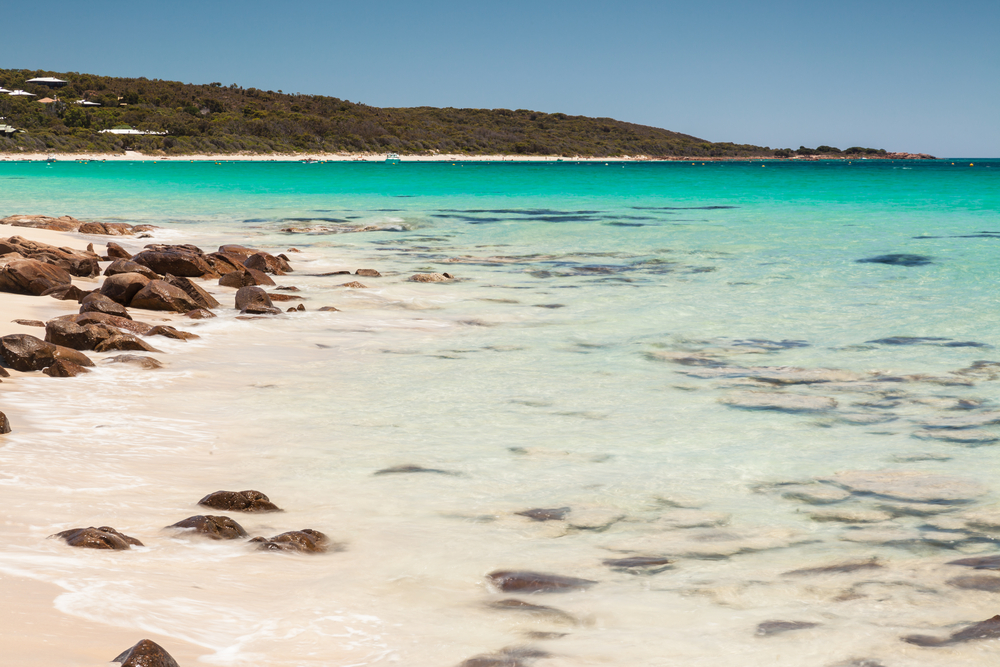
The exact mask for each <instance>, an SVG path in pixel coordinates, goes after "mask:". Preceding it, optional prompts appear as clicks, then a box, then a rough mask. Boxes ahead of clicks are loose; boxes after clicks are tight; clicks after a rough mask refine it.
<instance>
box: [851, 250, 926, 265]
mask: <svg viewBox="0 0 1000 667" xmlns="http://www.w3.org/2000/svg"><path fill="white" fill-rule="evenodd" d="M858 263H859V264H890V265H892V266H924V265H925V264H930V263H931V258H930V257H927V256H926V255H911V254H908V253H892V254H888V255H878V256H876V257H868V258H867V259H859V260H858Z"/></svg>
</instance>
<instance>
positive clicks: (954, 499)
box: [823, 470, 987, 504]
mask: <svg viewBox="0 0 1000 667" xmlns="http://www.w3.org/2000/svg"><path fill="white" fill-rule="evenodd" d="M823 481H830V482H833V483H834V484H838V485H840V486H842V487H843V488H845V489H848V490H849V491H851V492H853V493H860V494H867V495H875V496H883V497H886V498H893V499H895V500H903V501H907V502H916V503H943V504H944V503H966V502H970V501H972V500H973V499H974V498H977V497H979V496H981V495H983V494H985V493H986V492H987V489H986V487H984V486H983V485H982V484H980V483H978V482H975V481H972V480H969V479H964V478H961V477H947V476H945V475H936V474H932V473H924V472H917V471H913V470H849V471H845V472H840V473H837V474H835V475H833V476H832V477H830V478H829V479H828V480H823Z"/></svg>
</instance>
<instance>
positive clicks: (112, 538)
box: [52, 526, 143, 551]
mask: <svg viewBox="0 0 1000 667" xmlns="http://www.w3.org/2000/svg"><path fill="white" fill-rule="evenodd" d="M52 537H57V538H59V539H63V540H66V543H67V544H68V545H70V546H71V547H80V548H84V549H114V550H116V551H122V550H125V549H130V548H131V547H133V546H136V547H141V546H143V544H142V542H140V541H139V540H137V539H135V538H134V537H129V536H128V535H123V534H122V533H119V532H118V531H117V530H115V529H114V528H111V527H109V526H101V527H100V528H94V527H93V526H91V527H90V528H71V529H69V530H64V531H62V532H61V533H56V534H55V535H52Z"/></svg>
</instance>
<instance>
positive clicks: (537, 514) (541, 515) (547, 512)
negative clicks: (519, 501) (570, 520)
mask: <svg viewBox="0 0 1000 667" xmlns="http://www.w3.org/2000/svg"><path fill="white" fill-rule="evenodd" d="M569 512H570V508H569V507H555V508H552V509H543V508H540V507H539V508H535V509H530V510H523V511H521V512H514V514H517V515H518V516H526V517H528V518H529V519H531V520H532V521H562V520H563V519H565V518H566V515H567V514H569Z"/></svg>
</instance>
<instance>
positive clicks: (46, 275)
mask: <svg viewBox="0 0 1000 667" xmlns="http://www.w3.org/2000/svg"><path fill="white" fill-rule="evenodd" d="M72 282H73V278H72V276H70V274H69V272H68V271H66V270H65V269H61V268H59V267H58V266H53V265H51V264H46V263H45V262H40V261H38V260H36V259H16V260H14V261H12V262H9V263H8V264H7V265H6V266H4V267H3V268H0V292H13V293H14V294H32V295H34V296H40V295H41V294H42V293H43V292H45V291H46V290H49V289H51V288H53V287H57V286H59V285H69V284H72Z"/></svg>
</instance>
